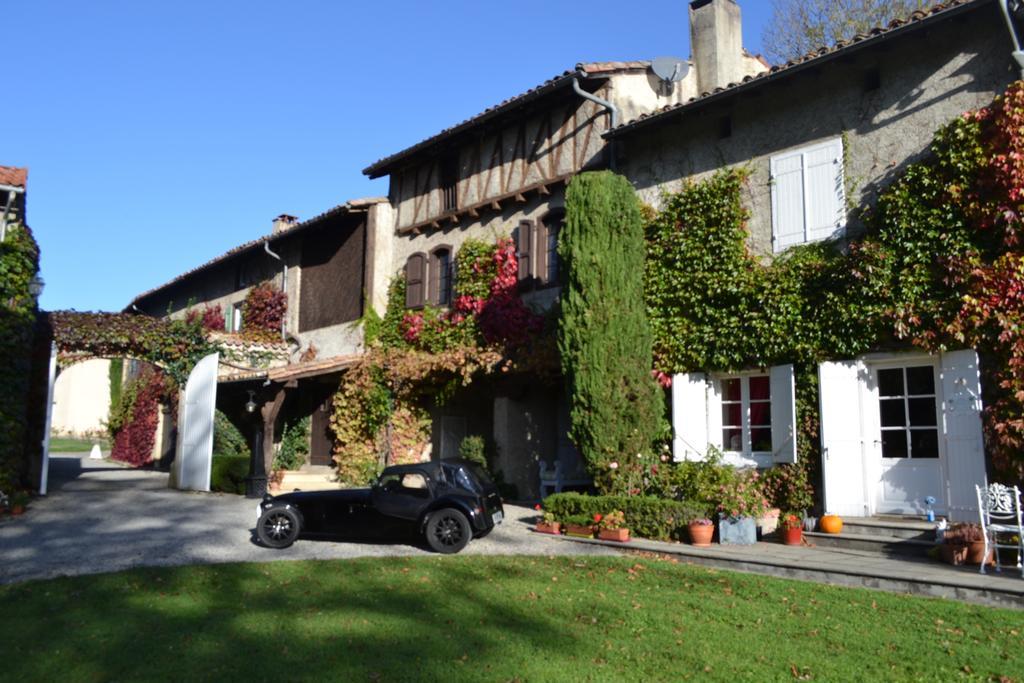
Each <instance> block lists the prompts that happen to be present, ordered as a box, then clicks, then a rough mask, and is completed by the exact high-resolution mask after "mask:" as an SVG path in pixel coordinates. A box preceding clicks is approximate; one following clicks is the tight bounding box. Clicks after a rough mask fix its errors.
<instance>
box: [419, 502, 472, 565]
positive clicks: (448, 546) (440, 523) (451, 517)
mask: <svg viewBox="0 0 1024 683" xmlns="http://www.w3.org/2000/svg"><path fill="white" fill-rule="evenodd" d="M472 536H473V531H472V529H470V527H469V520H468V519H466V515H464V514H462V513H461V512H459V511H458V510H455V509H452V508H444V509H443V510H438V511H437V512H434V513H433V514H431V515H430V519H428V520H427V544H428V545H430V547H431V549H433V550H434V551H435V552H438V553H445V554H451V553H457V552H459V551H460V550H462V549H463V548H465V547H466V545H467V544H468V543H469V539H470V538H472Z"/></svg>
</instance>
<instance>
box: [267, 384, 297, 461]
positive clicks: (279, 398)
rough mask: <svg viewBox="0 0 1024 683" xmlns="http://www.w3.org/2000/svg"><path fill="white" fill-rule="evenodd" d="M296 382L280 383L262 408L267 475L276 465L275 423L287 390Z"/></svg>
mask: <svg viewBox="0 0 1024 683" xmlns="http://www.w3.org/2000/svg"><path fill="white" fill-rule="evenodd" d="M296 384H297V383H296V382H294V381H292V382H289V383H288V384H283V385H279V386H278V388H277V393H275V394H274V398H273V400H271V401H267V402H266V403H264V404H263V407H262V408H260V414H261V415H262V416H263V468H264V471H265V472H266V473H267V476H269V475H270V473H271V472H272V471H273V466H274V423H275V422H276V421H277V416H278V413H280V412H281V406H282V405H284V397H285V391H286V390H287V389H291V388H292V387H293V386H295V385H296Z"/></svg>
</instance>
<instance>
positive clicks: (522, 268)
mask: <svg viewBox="0 0 1024 683" xmlns="http://www.w3.org/2000/svg"><path fill="white" fill-rule="evenodd" d="M532 237H533V221H519V227H518V228H516V237H515V239H516V260H517V263H518V265H519V283H520V284H523V283H526V282H529V281H530V279H531V278H532V277H533V271H531V270H530V264H531V263H532V261H531V260H530V242H531V239H532Z"/></svg>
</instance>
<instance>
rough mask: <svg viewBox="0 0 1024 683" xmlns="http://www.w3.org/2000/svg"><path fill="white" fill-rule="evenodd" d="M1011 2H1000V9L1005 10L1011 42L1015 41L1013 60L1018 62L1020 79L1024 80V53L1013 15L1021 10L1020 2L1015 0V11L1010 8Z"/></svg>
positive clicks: (1003, 0) (1005, 0)
mask: <svg viewBox="0 0 1024 683" xmlns="http://www.w3.org/2000/svg"><path fill="white" fill-rule="evenodd" d="M1009 3H1010V0H999V9H1001V10H1003V18H1004V19H1006V27H1007V28H1008V29H1010V40H1012V41H1013V52H1012V53H1011V54H1012V56H1013V60H1014V61H1015V62H1017V68H1018V69H1020V77H1021V78H1024V51H1021V49H1020V39H1018V38H1017V28H1016V27H1015V26H1014V25H1013V13H1014V12H1017V11H1020V10H1021V2H1020V0H1013V7H1014V8H1013V10H1010V7H1009Z"/></svg>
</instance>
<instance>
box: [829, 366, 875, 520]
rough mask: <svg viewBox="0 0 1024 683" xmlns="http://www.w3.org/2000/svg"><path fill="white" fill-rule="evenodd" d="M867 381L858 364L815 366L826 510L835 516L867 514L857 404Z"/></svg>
mask: <svg viewBox="0 0 1024 683" xmlns="http://www.w3.org/2000/svg"><path fill="white" fill-rule="evenodd" d="M866 377H867V369H866V367H865V366H864V363H862V362H859V361H841V362H837V363H822V364H820V365H819V366H818V384H819V386H818V390H819V399H820V404H821V446H822V479H823V480H824V484H825V490H824V498H825V510H826V512H831V513H833V514H837V515H848V516H850V517H861V516H864V515H867V514H868V513H869V509H868V505H867V495H866V493H865V481H864V444H863V431H862V430H863V427H862V424H861V403H860V392H861V383H862V382H863V381H865V380H866Z"/></svg>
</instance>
